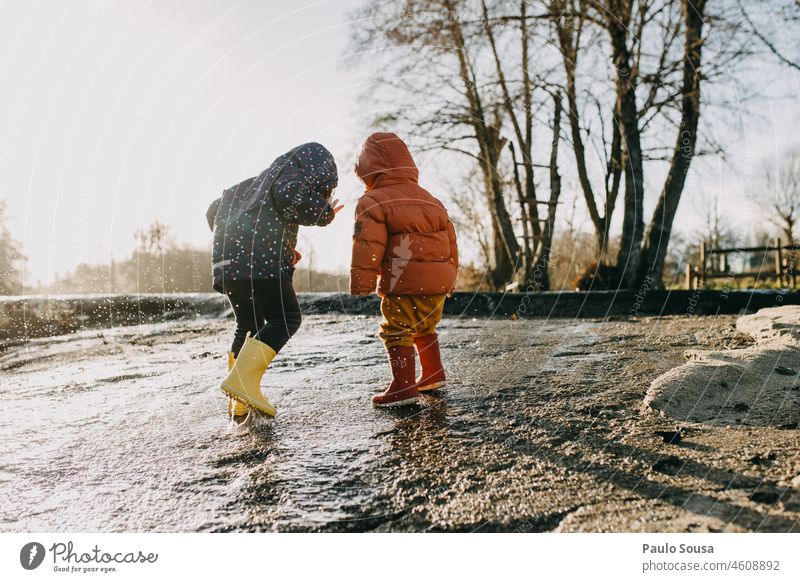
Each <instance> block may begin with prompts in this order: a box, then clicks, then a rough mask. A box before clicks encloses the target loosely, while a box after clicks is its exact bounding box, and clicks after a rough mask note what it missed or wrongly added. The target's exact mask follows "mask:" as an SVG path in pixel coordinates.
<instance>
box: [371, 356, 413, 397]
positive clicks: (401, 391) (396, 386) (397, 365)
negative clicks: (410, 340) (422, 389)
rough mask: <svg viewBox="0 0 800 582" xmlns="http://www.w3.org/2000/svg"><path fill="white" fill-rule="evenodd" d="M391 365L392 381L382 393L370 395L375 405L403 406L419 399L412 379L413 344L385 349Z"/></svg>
mask: <svg viewBox="0 0 800 582" xmlns="http://www.w3.org/2000/svg"><path fill="white" fill-rule="evenodd" d="M387 352H388V355H389V365H390V366H391V367H392V383H391V384H389V387H388V388H387V389H386V391H385V392H384V393H383V394H376V395H375V396H373V397H372V403H373V404H374V405H375V406H403V405H406V404H414V403H416V402H417V400H419V392H417V385H416V383H415V381H414V376H415V373H414V346H395V347H392V348H388V349H387Z"/></svg>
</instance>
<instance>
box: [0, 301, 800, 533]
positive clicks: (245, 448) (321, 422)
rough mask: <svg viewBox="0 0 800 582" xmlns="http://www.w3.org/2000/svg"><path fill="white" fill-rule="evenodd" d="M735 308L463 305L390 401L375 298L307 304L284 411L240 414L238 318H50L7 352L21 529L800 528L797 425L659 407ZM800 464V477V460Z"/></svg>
mask: <svg viewBox="0 0 800 582" xmlns="http://www.w3.org/2000/svg"><path fill="white" fill-rule="evenodd" d="M735 321H736V317H735V316H718V317H677V316H676V317H664V318H655V317H641V318H622V319H618V320H616V321H606V322H601V321H592V320H580V321H575V320H557V319H550V320H536V319H529V320H519V321H511V320H509V319H502V320H500V319H492V320H490V319H464V318H451V319H446V320H445V321H444V322H443V325H442V329H441V337H442V344H443V357H444V360H445V362H446V366H447V372H448V380H449V385H448V387H447V388H446V389H444V390H443V391H442V392H441V393H439V394H435V395H432V396H429V397H425V398H424V399H423V401H422V405H421V406H419V407H412V408H408V409H405V410H396V411H386V410H375V409H373V408H372V407H371V406H370V404H369V397H370V395H371V394H372V392H373V391H374V390H375V389H377V388H379V387H381V386H382V385H384V383H385V382H386V380H387V378H388V366H387V365H386V363H385V358H384V356H383V352H382V350H381V347H380V343H379V340H378V338H377V319H376V318H375V317H372V316H356V317H352V316H351V317H346V316H338V315H337V316H322V315H310V316H308V317H306V319H305V321H304V324H303V327H302V328H301V330H300V332H299V333H298V334H297V335H296V336H295V338H294V339H293V340H292V341H291V342H290V344H289V345H288V346H287V348H286V349H285V351H284V352H283V353H281V355H280V356H279V357H278V359H276V361H275V363H274V365H273V367H272V368H271V369H270V370H269V371H268V374H267V376H265V381H264V383H263V385H264V386H265V388H264V390H265V392H266V393H267V394H268V395H269V397H270V398H271V400H272V401H273V402H274V403H275V404H276V406H277V407H278V416H277V417H276V418H275V419H274V420H272V421H269V422H266V423H264V424H263V425H261V426H251V427H249V428H248V429H247V430H241V429H232V428H231V427H230V426H229V425H228V423H227V421H226V419H225V415H224V410H225V404H226V403H225V400H224V399H223V397H222V395H221V394H220V392H219V391H218V389H217V388H216V384H217V382H218V381H219V379H220V378H221V377H222V375H223V374H224V369H225V366H226V361H225V352H226V350H227V346H228V342H229V337H230V331H231V323H230V322H228V321H220V320H194V321H190V322H172V323H164V324H154V325H143V326H133V327H125V328H117V329H113V330H91V331H85V332H81V333H78V334H74V335H68V336H61V337H57V338H54V339H52V340H46V339H36V340H30V341H27V342H24V343H20V344H19V345H10V346H7V347H6V348H5V349H4V350H3V351H2V352H0V368H2V371H3V380H2V383H0V392H2V401H3V415H2V417H0V442H2V443H3V446H2V448H1V450H0V498H2V499H3V500H4V501H3V504H2V509H1V510H0V529H2V531H415V532H416V531H515V532H540V531H553V530H555V531H798V530H800V521H798V520H800V495H799V494H798V489H800V482H798V479H797V477H798V474H800V460H799V459H800V438H798V431H797V430H796V429H791V428H785V427H784V428H776V427H752V426H742V427H718V426H710V425H708V426H706V425H703V424H684V425H682V426H683V427H684V428H685V429H686V430H685V433H684V438H683V440H682V441H681V442H679V443H677V444H668V443H666V442H664V439H662V438H661V437H660V436H659V435H657V434H655V433H656V431H664V430H670V429H674V428H675V422H674V421H671V420H670V419H669V418H667V417H661V416H659V415H658V414H656V413H652V412H647V411H644V412H643V410H642V400H643V398H644V396H645V394H646V392H647V390H648V386H649V385H650V383H651V382H652V381H653V380H654V379H655V378H656V377H658V376H659V375H661V374H662V373H664V372H666V371H667V370H669V369H671V368H673V367H675V366H677V365H679V364H681V363H683V361H684V357H683V352H684V350H687V349H692V348H701V349H727V348H730V349H735V348H739V347H745V346H748V345H750V344H751V343H752V340H751V339H750V338H749V337H747V336H745V335H743V334H741V333H739V332H737V331H736V329H735ZM793 480H794V485H792V481H793Z"/></svg>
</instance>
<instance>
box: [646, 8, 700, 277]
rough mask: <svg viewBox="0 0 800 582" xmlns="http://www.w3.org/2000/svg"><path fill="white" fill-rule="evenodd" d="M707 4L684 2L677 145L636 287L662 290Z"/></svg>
mask: <svg viewBox="0 0 800 582" xmlns="http://www.w3.org/2000/svg"><path fill="white" fill-rule="evenodd" d="M705 5H706V0H683V2H682V11H683V17H684V20H685V26H686V33H685V45H684V57H683V89H682V98H681V124H680V128H679V131H678V136H677V139H676V141H675V147H674V150H673V156H672V162H671V163H670V168H669V173H668V174H667V178H666V180H665V181H664V188H663V189H662V191H661V195H660V196H659V199H658V204H657V205H656V208H655V211H654V212H653V219H652V221H651V223H650V228H649V233H648V236H647V240H646V241H645V247H644V256H643V261H642V268H641V271H640V275H639V280H638V281H637V283H639V284H641V283H642V282H644V281H645V280H648V279H650V280H651V281H650V283H651V285H653V286H656V287H662V286H663V280H662V275H663V271H664V259H665V257H666V255H667V246H668V245H669V239H670V235H671V234H672V223H673V220H674V219H675V213H676V212H677V210H678V203H679V202H680V199H681V194H682V193H683V187H684V185H685V183H686V175H687V174H688V172H689V166H690V164H691V162H692V158H693V157H694V153H695V146H696V143H697V126H698V122H699V119H700V64H701V49H702V46H703V11H704V9H705Z"/></svg>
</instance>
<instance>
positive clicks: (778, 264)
mask: <svg viewBox="0 0 800 582" xmlns="http://www.w3.org/2000/svg"><path fill="white" fill-rule="evenodd" d="M775 274H776V275H777V276H778V287H783V250H782V249H781V239H780V238H776V239H775Z"/></svg>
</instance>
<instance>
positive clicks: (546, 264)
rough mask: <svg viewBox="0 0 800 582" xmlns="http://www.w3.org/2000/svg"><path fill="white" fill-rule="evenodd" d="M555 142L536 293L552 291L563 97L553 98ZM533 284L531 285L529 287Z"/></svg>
mask: <svg viewBox="0 0 800 582" xmlns="http://www.w3.org/2000/svg"><path fill="white" fill-rule="evenodd" d="M553 102H554V107H553V142H552V145H551V149H550V200H549V205H548V207H547V221H546V222H545V225H544V228H543V229H542V240H541V242H540V244H539V252H538V253H537V259H536V267H535V268H534V270H533V279H532V282H533V285H534V287H535V290H536V291H548V290H549V289H550V275H549V268H550V260H551V254H552V253H551V251H552V248H553V233H554V229H555V222H556V209H557V208H558V206H556V204H557V203H558V199H559V197H560V196H561V175H560V174H559V173H558V144H559V141H560V136H561V111H562V106H561V95H558V94H556V95H555V96H554V97H553ZM530 285H531V283H529V286H530Z"/></svg>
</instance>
